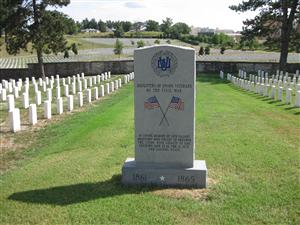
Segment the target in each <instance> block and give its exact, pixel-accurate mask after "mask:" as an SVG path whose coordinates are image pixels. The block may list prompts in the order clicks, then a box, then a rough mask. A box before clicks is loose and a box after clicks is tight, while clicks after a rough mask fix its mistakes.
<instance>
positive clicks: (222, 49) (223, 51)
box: [220, 46, 226, 55]
mask: <svg viewBox="0 0 300 225" xmlns="http://www.w3.org/2000/svg"><path fill="white" fill-rule="evenodd" d="M225 50H226V48H225V47H224V46H222V47H221V49H220V53H221V54H222V55H223V54H224V53H225Z"/></svg>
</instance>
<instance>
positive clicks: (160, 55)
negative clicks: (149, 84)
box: [151, 50, 177, 77]
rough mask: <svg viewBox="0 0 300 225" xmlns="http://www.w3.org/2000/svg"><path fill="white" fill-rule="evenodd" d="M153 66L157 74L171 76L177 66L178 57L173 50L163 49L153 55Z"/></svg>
mask: <svg viewBox="0 0 300 225" xmlns="http://www.w3.org/2000/svg"><path fill="white" fill-rule="evenodd" d="M151 66H152V69H153V71H154V72H155V73H156V75H158V76H160V77H165V76H170V75H172V74H174V72H175V70H176V68H177V58H176V56H175V55H174V54H173V53H172V52H170V51H167V50H166V51H164V50H162V51H159V52H157V53H155V54H154V55H153V57H152V60H151Z"/></svg>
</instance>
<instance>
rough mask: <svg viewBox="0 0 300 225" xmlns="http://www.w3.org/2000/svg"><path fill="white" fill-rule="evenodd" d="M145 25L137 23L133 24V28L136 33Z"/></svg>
mask: <svg viewBox="0 0 300 225" xmlns="http://www.w3.org/2000/svg"><path fill="white" fill-rule="evenodd" d="M143 25H144V23H143V22H135V23H133V24H132V28H133V29H134V30H135V32H138V31H140V30H141V29H142V27H143Z"/></svg>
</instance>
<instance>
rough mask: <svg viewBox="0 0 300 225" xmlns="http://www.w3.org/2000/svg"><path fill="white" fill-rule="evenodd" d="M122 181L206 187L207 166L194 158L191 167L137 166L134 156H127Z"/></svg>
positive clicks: (124, 182) (134, 183) (130, 183)
mask: <svg viewBox="0 0 300 225" xmlns="http://www.w3.org/2000/svg"><path fill="white" fill-rule="evenodd" d="M122 183H123V184H125V185H153V186H166V187H189V188H191V187H193V188H206V187H207V168H206V164H205V161H204V160H195V161H194V167H192V168H152V167H141V166H137V165H136V162H135V160H134V158H127V160H126V161H125V163H124V165H123V168H122Z"/></svg>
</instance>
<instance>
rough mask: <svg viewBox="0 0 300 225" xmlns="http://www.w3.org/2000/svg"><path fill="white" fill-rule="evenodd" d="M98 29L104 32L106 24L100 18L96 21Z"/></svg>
mask: <svg viewBox="0 0 300 225" xmlns="http://www.w3.org/2000/svg"><path fill="white" fill-rule="evenodd" d="M98 30H100V31H101V32H106V24H105V23H104V22H103V21H102V20H99V22H98Z"/></svg>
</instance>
